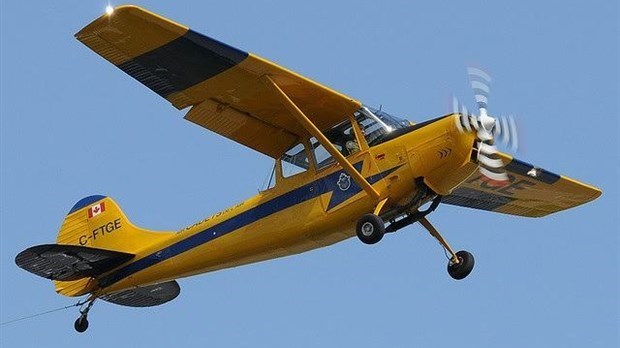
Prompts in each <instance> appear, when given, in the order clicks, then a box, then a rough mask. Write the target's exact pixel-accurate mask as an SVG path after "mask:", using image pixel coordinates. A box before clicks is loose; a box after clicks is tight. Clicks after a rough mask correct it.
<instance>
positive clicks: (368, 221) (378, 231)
mask: <svg viewBox="0 0 620 348" xmlns="http://www.w3.org/2000/svg"><path fill="white" fill-rule="evenodd" d="M355 232H356V233H357V237H358V238H359V239H360V240H361V241H362V242H363V243H365V244H375V243H378V242H379V241H380V240H381V239H382V238H383V235H384V234H385V223H384V222H383V219H381V218H380V217H379V216H377V215H375V214H366V215H364V216H362V217H361V218H360V219H359V221H358V222H357V226H356V228H355Z"/></svg>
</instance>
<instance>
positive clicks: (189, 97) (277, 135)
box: [76, 6, 361, 158]
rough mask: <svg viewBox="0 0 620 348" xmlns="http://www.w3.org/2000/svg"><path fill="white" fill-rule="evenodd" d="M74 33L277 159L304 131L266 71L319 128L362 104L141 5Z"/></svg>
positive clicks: (209, 123)
mask: <svg viewBox="0 0 620 348" xmlns="http://www.w3.org/2000/svg"><path fill="white" fill-rule="evenodd" d="M76 38H77V39H78V40H80V41H81V42H82V43H84V44H85V45H87V46H88V47H90V48H91V49H92V50H93V51H95V52H96V53H97V54H99V55H101V56H102V57H104V58H105V59H107V60H108V61H110V62H111V63H112V64H114V65H116V66H117V67H118V68H120V69H121V70H123V71H124V72H126V73H127V74H129V75H130V76H132V77H134V78H135V79H136V80H138V81H139V82H141V83H142V84H144V85H145V86H147V87H148V88H150V89H151V90H153V91H154V92H155V93H157V94H159V95H160V96H162V97H163V98H166V99H167V100H168V101H170V102H171V103H172V104H173V105H174V106H175V107H177V108H178V109H183V108H186V107H190V106H193V108H192V109H191V110H190V112H189V113H188V114H187V116H186V119H188V120H190V121H192V122H194V123H196V124H198V125H200V126H203V127H205V128H207V129H210V130H212V131H214V132H216V133H218V134H221V135H223V136H225V137H227V138H229V139H231V140H234V141H236V142H239V143H241V144H243V145H246V146H248V147H250V148H252V149H255V150H257V151H259V152H262V153H264V154H266V155H268V156H271V157H274V158H278V157H280V156H281V155H282V154H283V153H284V151H286V150H287V149H288V148H289V147H290V146H292V145H294V144H295V143H296V142H297V141H298V138H299V137H300V136H305V135H306V132H305V130H304V129H303V127H302V126H301V125H299V124H298V123H297V122H296V121H295V119H294V118H293V117H291V116H290V115H289V113H288V111H287V110H286V109H285V108H284V106H283V105H282V104H281V103H280V101H279V99H278V98H277V96H274V95H273V94H272V93H271V92H270V90H269V89H268V88H267V87H266V86H265V85H264V83H263V81H262V79H263V77H264V76H266V75H267V76H270V77H271V78H272V80H273V81H274V82H275V83H276V84H278V86H279V87H280V88H282V90H283V91H284V92H285V93H286V94H287V95H288V96H289V97H290V98H291V100H293V101H294V102H295V104H296V105H297V106H298V107H299V108H300V109H301V110H302V111H304V113H305V114H306V115H307V116H308V117H309V118H310V119H311V120H312V121H313V122H314V123H315V125H316V126H317V127H318V128H319V129H321V130H325V129H328V128H331V127H332V126H334V125H336V124H337V123H339V122H341V121H343V120H345V119H346V118H347V117H348V115H350V114H352V113H353V112H354V111H355V110H357V109H358V108H360V107H361V103H360V102H358V101H356V100H353V99H352V98H349V97H347V96H345V95H343V94H340V93H338V92H336V91H333V90H331V89H329V88H327V87H325V86H322V85H320V84H318V83H316V82H314V81H312V80H310V79H307V78H305V77H303V76H300V75H298V74H296V73H294V72H292V71H289V70H287V69H285V68H283V67H280V66H278V65H277V64H275V63H272V62H270V61H268V60H265V59H262V58H260V57H258V56H256V55H253V54H251V53H247V52H244V51H241V50H239V49H236V48H234V47H231V46H229V45H226V44H224V43H222V42H219V41H217V40H214V39H212V38H210V37H207V36H205V35H202V34H199V33H197V32H195V31H192V30H190V29H188V28H187V27H185V26H183V25H181V24H178V23H175V22H172V21H170V20H168V19H165V18H163V17H160V16H158V15H156V14H154V13H151V12H149V11H147V10H144V9H142V8H139V7H136V6H120V7H117V8H116V9H115V10H114V12H113V13H112V14H111V15H104V16H102V17H100V18H98V19H96V20H95V21H93V22H92V23H90V24H89V25H87V26H86V27H85V28H83V29H82V30H81V31H80V32H78V33H77V34H76ZM197 105H200V106H198V107H197Z"/></svg>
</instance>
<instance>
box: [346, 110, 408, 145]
mask: <svg viewBox="0 0 620 348" xmlns="http://www.w3.org/2000/svg"><path fill="white" fill-rule="evenodd" d="M355 119H356V120H357V122H358V123H359V125H360V128H361V129H362V132H363V133H364V137H365V138H366V142H367V143H368V146H374V145H377V144H380V143H381V142H383V140H384V139H385V138H386V137H387V135H388V134H390V133H392V132H393V131H395V130H397V129H401V128H405V127H408V126H410V125H411V124H410V123H409V121H407V120H405V119H402V118H399V117H396V116H392V115H390V114H388V113H387V112H385V111H381V110H377V109H375V108H372V107H368V106H362V108H361V109H359V110H358V111H356V112H355Z"/></svg>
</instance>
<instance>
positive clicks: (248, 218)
mask: <svg viewBox="0 0 620 348" xmlns="http://www.w3.org/2000/svg"><path fill="white" fill-rule="evenodd" d="M362 164H363V162H358V163H356V164H355V165H354V166H355V168H356V169H357V170H358V171H361V168H362ZM401 166H402V165H399V166H396V167H394V168H391V169H388V170H386V171H384V172H382V173H378V174H375V175H371V176H369V177H368V178H366V180H368V182H369V183H370V184H374V183H376V182H378V181H379V180H381V179H383V178H384V177H385V176H386V175H389V174H390V173H392V172H394V171H395V170H396V169H398V168H400V167H401ZM342 173H345V172H344V171H343V170H339V171H337V172H335V173H332V174H330V175H328V176H326V177H323V178H321V179H318V180H315V181H313V182H311V183H308V184H306V185H304V186H301V187H299V188H296V189H294V190H292V191H289V192H287V193H285V194H283V195H281V196H278V197H276V198H274V199H272V200H270V201H268V202H265V203H262V204H260V205H258V206H256V207H254V208H252V209H249V210H247V211H244V212H242V213H240V214H238V215H236V216H234V217H232V218H230V219H228V220H226V221H223V222H220V223H219V224H216V225H214V226H211V227H209V228H207V229H205V230H203V231H201V232H198V233H196V234H194V235H191V236H189V237H187V238H186V239H183V240H181V241H179V242H177V243H174V244H172V245H169V246H167V247H165V248H163V249H161V250H159V251H156V252H154V253H152V254H150V255H148V256H146V257H144V258H142V259H140V260H137V261H135V262H132V263H130V264H128V265H126V266H125V267H122V268H120V269H119V270H117V271H115V272H113V273H111V274H108V275H107V276H105V277H102V278H101V279H100V280H99V286H101V287H102V288H104V287H107V286H110V285H112V284H114V283H116V282H118V281H120V280H121V279H123V278H126V277H128V276H130V275H132V274H134V273H137V272H139V271H142V270H144V269H146V268H148V267H150V266H153V265H156V264H158V263H160V262H162V261H165V260H167V259H169V258H172V257H174V256H177V255H179V254H181V253H184V252H186V251H188V250H191V249H193V248H195V247H198V246H200V245H202V244H204V243H207V242H209V241H211V240H213V239H215V238H218V237H221V236H223V235H225V234H228V233H230V232H233V231H235V230H237V229H239V228H241V227H244V226H246V225H249V224H251V223H253V222H255V221H258V220H260V219H262V218H265V217H267V216H269V215H271V214H274V213H277V212H279V211H281V210H284V209H287V208H290V207H292V206H294V205H297V204H300V203H303V202H305V201H307V200H310V199H312V198H316V197H319V196H320V195H322V194H325V193H328V192H332V191H333V193H332V198H331V199H330V204H329V206H328V210H330V209H332V208H333V207H335V206H336V205H338V204H340V203H342V202H344V201H346V200H347V199H349V198H351V197H353V196H354V195H356V194H357V193H359V192H360V191H361V188H360V187H359V186H358V185H357V184H355V182H353V181H352V182H351V186H350V187H349V188H348V189H347V190H346V191H342V190H340V189H339V188H338V186H337V181H338V179H339V177H340V174H342ZM332 201H333V202H332Z"/></svg>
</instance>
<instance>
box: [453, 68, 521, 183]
mask: <svg viewBox="0 0 620 348" xmlns="http://www.w3.org/2000/svg"><path fill="white" fill-rule="evenodd" d="M467 74H468V75H469V81H470V84H471V87H472V89H473V90H474V95H475V97H476V103H477V104H478V110H479V115H478V116H476V115H472V114H469V112H468V111H467V108H466V107H465V105H462V104H461V103H459V101H458V100H457V99H456V97H453V100H452V111H453V112H454V113H460V117H459V118H457V119H456V120H457V121H456V126H457V128H458V129H459V131H461V132H472V131H475V132H476V135H477V138H478V143H477V147H478V163H479V164H480V167H479V170H480V173H481V174H482V175H484V176H485V177H487V178H489V179H490V180H492V181H497V182H505V181H508V175H507V174H506V173H505V172H504V170H503V167H504V162H502V160H501V159H500V158H499V156H497V152H498V150H497V146H496V141H500V142H501V144H502V146H503V147H505V148H507V149H510V150H511V151H513V152H514V151H516V150H517V148H518V137H517V128H516V124H515V121H514V118H513V117H512V116H511V115H510V116H508V117H499V118H494V117H492V116H489V114H488V112H487V110H488V101H489V93H490V87H489V86H490V84H491V77H490V76H489V74H487V73H486V72H484V71H483V70H480V69H478V68H471V67H470V68H467Z"/></svg>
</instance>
